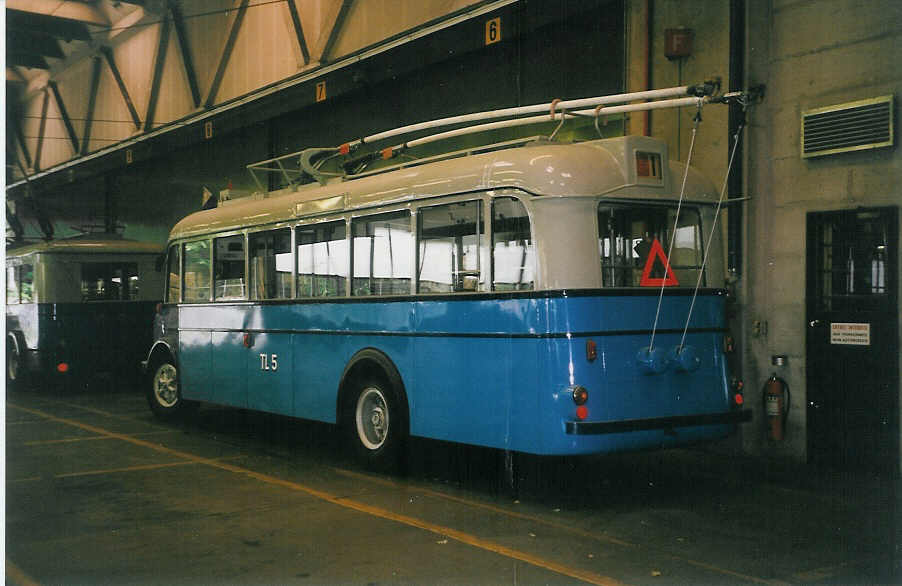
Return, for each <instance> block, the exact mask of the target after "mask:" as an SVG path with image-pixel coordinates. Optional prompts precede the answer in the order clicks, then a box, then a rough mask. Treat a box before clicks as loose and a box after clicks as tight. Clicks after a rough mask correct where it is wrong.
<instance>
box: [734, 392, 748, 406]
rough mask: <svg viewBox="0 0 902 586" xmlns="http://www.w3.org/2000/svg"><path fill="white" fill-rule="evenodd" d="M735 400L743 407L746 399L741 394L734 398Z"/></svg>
mask: <svg viewBox="0 0 902 586" xmlns="http://www.w3.org/2000/svg"><path fill="white" fill-rule="evenodd" d="M733 400H734V401H736V404H737V405H742V404H743V403H744V402H745V398H744V397H743V396H742V395H741V394H739V393H736V396H734V397H733Z"/></svg>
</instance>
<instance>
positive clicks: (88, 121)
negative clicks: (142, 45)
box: [78, 57, 103, 155]
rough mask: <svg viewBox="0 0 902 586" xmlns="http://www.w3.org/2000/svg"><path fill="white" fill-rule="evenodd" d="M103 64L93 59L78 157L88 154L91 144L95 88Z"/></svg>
mask: <svg viewBox="0 0 902 586" xmlns="http://www.w3.org/2000/svg"><path fill="white" fill-rule="evenodd" d="M102 66H103V63H101V62H100V57H94V63H93V64H92V70H91V93H90V94H88V111H87V113H86V114H85V133H84V135H83V136H82V137H81V150H80V151H79V153H78V154H79V155H86V154H87V153H88V145H89V144H90V142H91V126H92V125H93V124H94V106H95V105H96V104H97V88H98V87H100V68H101V67H102Z"/></svg>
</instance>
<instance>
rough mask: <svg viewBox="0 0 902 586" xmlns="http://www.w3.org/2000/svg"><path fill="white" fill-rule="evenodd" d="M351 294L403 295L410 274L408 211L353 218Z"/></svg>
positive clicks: (406, 290)
mask: <svg viewBox="0 0 902 586" xmlns="http://www.w3.org/2000/svg"><path fill="white" fill-rule="evenodd" d="M351 234H352V235H353V239H354V240H353V255H354V256H353V261H354V268H353V270H354V279H353V285H352V289H351V291H352V294H353V295H405V294H409V293H410V281H411V278H412V276H413V259H412V258H411V257H412V256H413V254H412V240H411V237H412V234H411V232H410V212H408V211H406V210H405V211H400V212H389V213H387V214H379V215H377V216H366V217H363V218H355V219H354V220H353V221H352V222H351Z"/></svg>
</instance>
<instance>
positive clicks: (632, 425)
mask: <svg viewBox="0 0 902 586" xmlns="http://www.w3.org/2000/svg"><path fill="white" fill-rule="evenodd" d="M751 419H752V412H751V411H750V410H748V409H742V410H738V411H730V412H728V413H707V414H702V415H675V416H672V417H651V418H648V419H624V420H621V421H567V422H566V423H565V425H566V431H567V433H568V434H570V435H603V434H607V433H626V432H630V431H646V430H650V429H673V428H676V427H693V426H697V425H723V424H727V423H742V422H745V421H751Z"/></svg>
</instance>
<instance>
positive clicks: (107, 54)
mask: <svg viewBox="0 0 902 586" xmlns="http://www.w3.org/2000/svg"><path fill="white" fill-rule="evenodd" d="M100 53H101V54H102V55H103V56H104V58H105V59H106V63H107V65H108V66H109V67H110V73H112V74H113V78H114V79H115V80H116V84H117V85H118V86H119V93H121V94H122V99H123V100H125V105H126V107H127V108H128V112H129V114H131V115H132V121H133V122H134V123H135V129H136V130H137V129H139V128H141V118H140V117H138V111H137V110H136V109H135V104H134V103H132V99H131V96H129V95H128V88H126V87H125V82H124V81H122V75H121V74H120V73H119V68H118V67H116V60H115V58H114V57H113V50H112V49H111V48H109V47H101V48H100Z"/></svg>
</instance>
